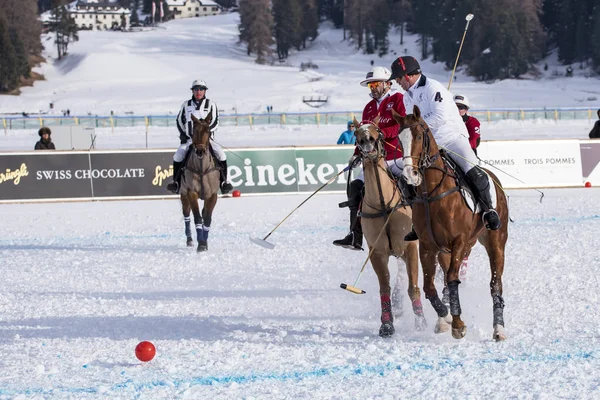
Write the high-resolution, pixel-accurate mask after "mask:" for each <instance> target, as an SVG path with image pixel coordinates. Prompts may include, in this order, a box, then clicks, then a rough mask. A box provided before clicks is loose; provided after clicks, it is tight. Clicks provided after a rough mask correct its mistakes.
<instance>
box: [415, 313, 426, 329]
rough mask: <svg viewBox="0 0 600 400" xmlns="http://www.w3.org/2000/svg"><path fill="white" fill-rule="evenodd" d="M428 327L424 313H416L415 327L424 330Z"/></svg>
mask: <svg viewBox="0 0 600 400" xmlns="http://www.w3.org/2000/svg"><path fill="white" fill-rule="evenodd" d="M426 328H427V320H426V319H425V316H424V315H415V329H416V330H417V331H418V332H422V331H424V330H425V329H426Z"/></svg>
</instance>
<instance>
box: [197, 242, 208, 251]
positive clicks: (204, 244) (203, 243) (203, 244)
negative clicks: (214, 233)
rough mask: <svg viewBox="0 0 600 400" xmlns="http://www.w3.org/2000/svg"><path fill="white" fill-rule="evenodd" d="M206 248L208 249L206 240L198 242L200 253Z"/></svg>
mask: <svg viewBox="0 0 600 400" xmlns="http://www.w3.org/2000/svg"><path fill="white" fill-rule="evenodd" d="M206 250H208V244H207V243H206V242H201V243H198V249H197V251H198V253H200V252H201V251H206Z"/></svg>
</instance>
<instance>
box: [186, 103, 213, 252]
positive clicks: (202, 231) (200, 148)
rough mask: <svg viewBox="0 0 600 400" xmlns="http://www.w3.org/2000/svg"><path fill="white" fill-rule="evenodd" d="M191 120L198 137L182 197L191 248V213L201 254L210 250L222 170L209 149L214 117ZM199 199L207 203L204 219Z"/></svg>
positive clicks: (193, 145)
mask: <svg viewBox="0 0 600 400" xmlns="http://www.w3.org/2000/svg"><path fill="white" fill-rule="evenodd" d="M191 117H192V124H193V132H194V133H193V137H192V144H191V145H190V147H191V148H190V149H189V150H188V155H187V157H186V161H185V164H184V170H183V175H182V177H181V189H180V191H179V195H180V198H181V207H182V210H183V219H184V221H185V236H186V239H187V240H186V244H187V246H188V247H192V246H193V244H194V241H193V239H192V229H191V226H190V224H191V220H190V210H191V211H192V213H193V214H194V224H195V226H196V236H197V240H198V248H197V251H199V252H200V251H206V250H208V233H209V231H210V224H211V222H212V213H213V210H214V208H215V205H216V204H217V198H218V197H217V193H218V191H219V183H220V180H219V179H220V178H219V177H220V170H219V169H218V168H217V166H216V165H215V160H214V157H213V155H212V154H211V151H210V147H209V146H210V145H209V140H210V122H211V119H212V117H211V115H210V114H209V115H208V116H207V117H206V118H204V119H202V118H201V119H198V118H196V116H195V115H192V116H191ZM198 198H200V199H201V200H204V205H203V207H202V215H200V209H199V206H198Z"/></svg>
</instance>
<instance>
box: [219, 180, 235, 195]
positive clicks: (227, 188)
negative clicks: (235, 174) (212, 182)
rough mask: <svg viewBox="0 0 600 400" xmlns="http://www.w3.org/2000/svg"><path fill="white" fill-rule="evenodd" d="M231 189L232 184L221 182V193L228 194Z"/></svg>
mask: <svg viewBox="0 0 600 400" xmlns="http://www.w3.org/2000/svg"><path fill="white" fill-rule="evenodd" d="M232 190H233V186H232V185H231V183H229V182H223V183H222V184H221V193H223V194H228V193H229V192H231V191H232Z"/></svg>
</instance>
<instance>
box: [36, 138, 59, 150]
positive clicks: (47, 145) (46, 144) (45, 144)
mask: <svg viewBox="0 0 600 400" xmlns="http://www.w3.org/2000/svg"><path fill="white" fill-rule="evenodd" d="M35 150H56V147H54V143H52V141H51V140H48V141H46V140H44V139H40V141H39V142H37V143H36V144H35Z"/></svg>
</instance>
